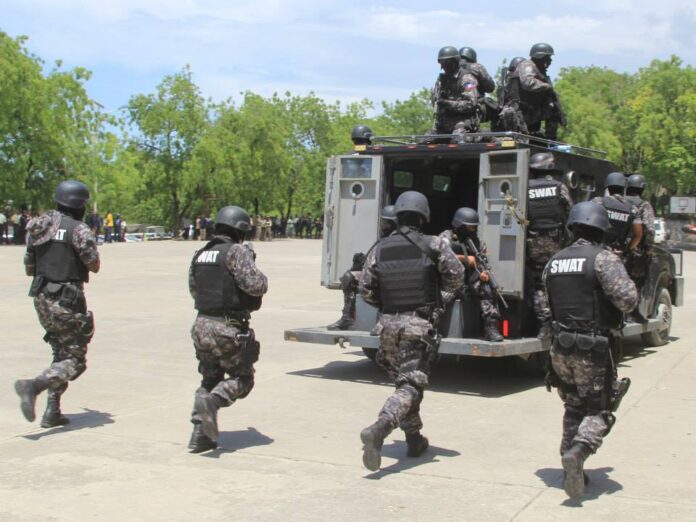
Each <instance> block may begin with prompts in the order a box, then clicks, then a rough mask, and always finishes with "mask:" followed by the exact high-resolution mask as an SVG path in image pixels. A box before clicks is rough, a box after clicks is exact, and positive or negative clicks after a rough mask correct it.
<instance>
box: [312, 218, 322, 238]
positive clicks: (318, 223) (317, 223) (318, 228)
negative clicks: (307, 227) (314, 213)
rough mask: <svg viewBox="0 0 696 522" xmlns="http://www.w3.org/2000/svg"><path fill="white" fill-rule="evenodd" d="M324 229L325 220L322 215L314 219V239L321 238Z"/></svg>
mask: <svg viewBox="0 0 696 522" xmlns="http://www.w3.org/2000/svg"><path fill="white" fill-rule="evenodd" d="M323 230H324V222H323V221H322V219H321V218H320V217H317V219H315V220H314V239H321V233H322V231H323Z"/></svg>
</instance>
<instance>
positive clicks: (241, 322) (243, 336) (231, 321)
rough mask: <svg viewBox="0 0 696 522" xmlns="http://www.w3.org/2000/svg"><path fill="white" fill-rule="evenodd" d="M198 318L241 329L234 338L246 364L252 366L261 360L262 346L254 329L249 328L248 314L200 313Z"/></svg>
mask: <svg viewBox="0 0 696 522" xmlns="http://www.w3.org/2000/svg"><path fill="white" fill-rule="evenodd" d="M198 317H204V318H205V319H209V320H211V321H217V322H220V323H224V324H225V325H227V326H233V327H235V328H237V329H239V330H240V331H239V332H237V333H236V334H235V335H234V338H235V340H236V341H237V344H238V345H239V348H240V349H241V352H242V357H243V360H244V362H245V363H246V364H249V365H251V364H254V363H255V362H256V361H258V360H259V354H260V353H261V344H260V343H259V342H258V341H257V340H256V334H255V333H254V329H253V328H249V313H248V312H226V314H225V315H211V314H210V313H209V312H206V313H203V312H199V313H198Z"/></svg>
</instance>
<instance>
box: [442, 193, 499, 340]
mask: <svg viewBox="0 0 696 522" xmlns="http://www.w3.org/2000/svg"><path fill="white" fill-rule="evenodd" d="M478 225H479V216H478V212H476V211H475V210H474V209H473V208H468V207H462V208H460V209H457V211H456V212H455V213H454V217H453V218H452V228H453V230H445V231H444V232H442V233H441V234H440V236H439V237H440V239H444V240H446V241H447V242H448V243H449V244H450V246H451V247H452V251H453V252H454V253H455V254H456V255H457V258H458V259H459V260H460V261H461V262H462V264H463V265H464V267H465V269H466V275H465V277H464V280H465V284H466V285H467V287H468V289H469V291H470V292H471V293H472V294H473V295H475V296H476V297H478V298H479V302H480V305H481V316H482V318H483V323H484V330H483V331H484V337H485V339H486V340H487V341H494V342H501V341H503V336H502V335H500V331H499V330H498V321H499V320H500V308H499V307H498V304H497V303H496V297H495V295H494V292H493V289H492V288H491V284H490V274H488V272H486V271H485V268H483V267H480V266H477V263H476V257H475V256H474V252H470V251H469V248H468V247H467V245H466V240H468V239H470V240H471V241H472V242H473V244H474V247H475V248H476V249H477V250H478V251H479V252H481V253H483V254H484V255H486V254H487V247H486V243H485V242H484V241H483V240H481V239H479V237H478V233H477V230H478Z"/></svg>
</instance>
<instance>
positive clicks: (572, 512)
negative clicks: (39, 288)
mask: <svg viewBox="0 0 696 522" xmlns="http://www.w3.org/2000/svg"><path fill="white" fill-rule="evenodd" d="M255 246H256V250H257V252H258V263H259V265H260V266H261V268H262V269H263V270H264V272H265V273H266V274H267V275H268V276H269V279H270V292H269V294H268V295H267V297H266V298H265V299H264V305H263V308H262V310H260V311H259V312H257V313H256V314H255V315H254V318H253V326H254V328H255V330H256V333H257V338H258V339H259V340H260V341H261V344H262V352H261V360H260V361H259V363H258V364H257V374H256V376H257V378H256V387H255V388H254V390H253V392H252V393H251V395H250V396H249V397H248V398H246V399H244V400H242V401H239V402H238V403H237V404H235V405H233V406H232V407H230V408H228V409H225V410H223V411H221V413H220V419H219V420H220V429H221V436H220V443H221V448H220V449H219V450H216V451H212V452H209V453H207V454H202V455H192V454H189V453H188V452H187V448H186V445H187V442H188V438H189V435H190V430H191V425H190V423H189V419H188V418H189V412H190V408H191V405H192V402H193V392H194V390H195V389H196V387H197V386H198V375H197V372H196V360H195V358H194V355H193V349H192V345H191V341H190V338H189V328H190V325H191V323H192V321H193V318H194V310H193V308H192V303H191V298H190V296H189V295H188V291H187V278H186V274H187V269H188V263H189V259H190V256H191V254H192V252H193V250H194V248H196V247H200V244H195V243H191V242H160V243H157V242H150V243H129V244H110V245H104V246H103V247H101V252H102V267H103V269H102V272H101V273H100V274H97V275H96V276H94V277H93V280H92V282H91V283H90V284H89V287H88V302H89V305H90V308H91V309H92V310H93V311H94V314H95V317H96V323H97V333H96V335H95V337H94V339H93V341H92V344H91V345H90V351H89V369H88V371H87V372H86V373H85V374H84V375H83V376H82V377H81V378H80V379H79V380H78V381H76V382H75V383H73V384H71V386H70V389H69V390H68V392H67V393H66V395H65V396H64V411H65V413H67V415H68V417H70V419H71V424H70V425H69V426H68V427H65V428H53V429H41V428H40V427H39V426H38V422H36V423H34V424H29V423H27V422H26V421H25V420H24V418H23V417H22V415H21V413H20V411H19V407H18V399H17V397H16V395H15V393H14V391H13V382H14V380H15V379H17V378H29V377H33V376H35V375H36V374H37V373H39V372H40V371H41V370H42V369H43V368H44V367H46V366H47V364H48V362H49V354H50V350H49V347H48V345H46V344H45V343H44V342H43V341H42V340H41V337H42V336H43V331H42V330H41V328H40V326H39V324H38V321H37V319H36V315H35V312H34V309H33V306H32V302H31V299H30V298H28V297H27V290H28V287H29V282H30V279H29V278H27V277H25V276H24V275H23V268H22V255H23V250H22V249H21V248H19V247H0V284H1V285H2V289H3V292H2V302H1V304H0V317H1V318H2V323H1V324H2V331H3V346H2V355H1V356H0V357H1V359H0V390H3V393H2V394H0V520H3V521H5V520H8V521H13V522H19V521H35V520H51V521H52V520H119V521H121V520H148V521H150V520H167V521H169V520H222V519H226V520H255V521H256V520H283V521H285V520H298V521H299V520H301V521H308V520H332V521H339V520H351V521H354V520H406V519H411V520H428V521H429V520H467V521H479V520H480V521H512V520H515V521H534V522H539V521H554V522H557V521H560V520H583V521H587V520H610V519H611V520H612V522H619V521H623V520H626V521H631V522H636V521H650V520H655V521H660V522H663V521H667V520H669V521H691V520H694V519H696V443H695V442H696V436H695V433H696V408H695V407H696V385H694V378H693V376H694V375H696V354H695V353H694V350H693V346H692V344H691V342H689V338H690V337H691V336H692V335H694V334H695V333H696V332H695V330H696V321H694V322H693V323H692V322H691V321H693V318H694V314H695V313H696V293H695V292H694V289H696V281H695V280H694V276H695V275H696V254H693V253H687V254H686V262H685V268H686V273H687V281H686V288H687V290H688V291H689V293H688V294H687V296H686V303H685V306H684V307H682V308H679V309H676V311H675V314H674V325H673V329H672V335H673V336H674V340H673V341H672V342H671V343H670V344H669V345H667V346H665V347H662V348H657V349H654V348H643V347H641V346H640V343H637V342H635V341H634V342H633V343H630V345H629V348H628V350H627V357H626V358H625V359H624V360H623V362H622V363H621V368H620V373H621V375H624V376H630V377H631V378H632V379H633V387H632V388H631V390H630V392H629V394H628V395H627V397H626V398H625V399H624V403H623V405H622V408H621V411H619V414H618V423H617V425H616V426H615V428H614V430H613V432H612V434H611V436H610V437H609V438H608V439H607V440H606V443H605V445H604V446H603V447H602V448H601V450H600V452H599V453H598V454H597V455H595V456H593V457H592V458H591V459H590V460H589V461H588V464H587V468H588V470H589V476H590V478H591V484H590V486H589V487H588V491H587V494H586V496H585V498H584V499H583V500H582V502H571V501H568V500H567V499H566V496H565V494H564V492H563V489H562V488H561V477H562V470H561V467H560V459H559V456H558V444H559V437H560V430H561V415H562V406H561V401H560V400H559V399H558V397H557V396H556V395H555V394H549V393H547V392H546V390H545V389H544V387H543V386H542V385H541V382H540V380H539V379H538V378H537V377H534V376H533V375H532V374H531V373H529V372H528V371H526V369H525V368H524V367H523V366H521V365H520V364H518V362H517V361H514V360H475V359H467V360H464V361H460V362H456V361H448V362H446V363H445V364H443V365H441V366H440V367H439V368H438V369H437V371H436V373H435V374H434V375H433V376H432V379H431V380H432V385H431V387H430V388H429V389H428V391H427V392H426V396H425V401H424V403H423V409H422V414H423V419H424V422H425V429H424V433H425V434H426V435H427V436H428V437H429V438H430V441H431V444H432V447H431V449H430V450H429V451H428V453H427V454H426V455H425V456H423V457H421V458H418V459H409V458H407V457H406V456H405V443H404V437H403V434H402V433H401V432H395V433H393V434H392V436H391V437H390V438H389V439H388V440H387V441H386V442H385V446H384V449H383V455H384V457H383V460H382V464H383V469H382V470H381V471H379V472H377V473H370V472H368V471H367V470H365V469H364V468H363V467H362V462H361V445H360V441H359V437H358V433H359V432H360V429H361V428H363V427H364V426H366V425H368V424H370V423H371V422H373V421H374V419H375V418H376V415H377V412H378V411H379V409H380V407H381V406H382V404H383V402H384V400H385V399H386V398H387V396H388V395H389V394H390V392H391V387H390V386H389V384H388V383H387V382H386V379H385V376H384V375H383V373H382V372H380V371H379V370H378V369H377V368H376V367H375V365H374V364H373V363H372V362H370V361H369V360H367V359H366V358H364V357H363V356H362V353H361V352H360V350H359V349H356V348H350V347H349V348H347V349H346V350H341V349H340V348H339V347H335V346H323V345H309V344H299V343H290V342H285V341H283V331H284V330H285V329H288V328H293V327H301V326H316V325H324V324H328V323H330V322H333V321H334V320H335V319H337V318H338V311H339V309H340V306H341V302H342V299H341V295H340V293H339V292H334V291H329V290H326V289H324V288H322V287H320V286H319V268H320V253H321V251H320V250H321V244H320V242H319V241H312V240H283V241H274V242H272V243H257V244H256V245H255ZM690 317H691V318H692V319H689V318H690ZM43 405H44V397H41V398H40V399H39V403H38V404H37V413H38V414H39V416H40V414H41V412H42V409H43Z"/></svg>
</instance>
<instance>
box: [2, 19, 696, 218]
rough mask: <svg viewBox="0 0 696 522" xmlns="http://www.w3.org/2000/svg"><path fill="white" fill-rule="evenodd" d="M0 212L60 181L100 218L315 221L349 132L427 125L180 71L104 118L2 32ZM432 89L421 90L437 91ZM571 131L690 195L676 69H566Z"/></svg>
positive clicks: (695, 151)
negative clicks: (77, 183) (209, 84)
mask: <svg viewBox="0 0 696 522" xmlns="http://www.w3.org/2000/svg"><path fill="white" fill-rule="evenodd" d="M0 67H1V68H2V71H3V74H2V75H0V92H2V96H0V171H1V172H2V175H1V176H0V203H3V202H4V204H7V202H8V201H11V202H12V203H11V204H12V205H14V206H15V207H19V206H20V205H28V206H30V207H31V208H33V209H41V208H47V207H49V206H50V205H51V198H52V193H53V189H54V187H55V185H56V183H57V182H59V181H60V180H62V179H66V178H77V179H81V180H83V181H85V182H86V183H87V184H88V186H90V188H91V189H92V193H93V195H94V198H95V199H96V202H97V203H98V206H99V209H100V211H102V212H103V211H105V210H106V209H107V208H108V209H112V210H114V211H118V212H120V213H121V214H123V215H125V216H127V217H128V220H129V222H131V223H135V222H144V223H156V224H166V225H168V226H172V227H179V226H180V225H181V222H182V220H183V219H185V218H187V217H192V216H196V215H202V214H204V215H205V214H212V213H214V212H215V211H216V210H217V209H218V208H220V207H221V206H224V205H226V204H237V205H240V206H242V207H245V208H246V209H248V210H249V211H250V212H256V213H261V214H266V215H276V216H288V215H297V214H304V213H312V214H313V215H316V214H318V213H321V212H322V211H323V202H324V181H325V179H324V178H325V166H326V158H327V157H328V156H330V155H332V154H340V153H346V152H349V151H350V150H351V149H352V143H351V141H350V131H351V129H352V127H353V126H354V125H357V124H359V123H364V124H367V125H369V126H370V127H371V128H372V130H373V131H374V132H375V134H379V135H411V134H423V133H424V132H425V131H426V130H427V129H429V128H430V127H431V126H432V120H433V114H432V107H431V105H430V94H429V89H428V88H423V89H421V90H420V91H418V92H414V93H413V94H411V96H410V97H409V98H408V99H406V100H399V101H395V102H393V103H384V102H383V103H381V104H380V105H379V106H377V105H376V104H375V103H374V102H372V101H370V100H369V93H366V98H365V99H363V100H361V101H359V102H355V103H350V104H347V105H343V104H341V103H339V102H335V103H328V102H326V101H325V100H323V99H321V98H319V97H318V96H316V95H315V94H312V93H310V94H308V95H304V96H300V95H296V94H293V93H290V92H285V93H283V94H275V95H273V96H271V97H263V96H260V95H258V94H255V93H253V92H251V91H247V92H245V93H244V94H243V96H242V98H241V100H239V101H238V102H236V103H235V102H233V101H232V100H225V101H222V102H217V103H216V102H213V101H212V100H210V99H207V98H205V97H204V96H203V94H202V92H201V90H200V88H199V87H198V86H197V85H196V84H195V82H194V75H193V72H192V70H191V69H190V68H189V67H185V68H184V69H183V70H181V71H179V72H177V73H175V74H172V75H168V76H166V77H164V78H163V79H162V81H161V82H160V83H159V85H158V86H157V88H156V91H155V92H153V93H149V94H135V95H133V96H131V98H130V100H129V101H128V103H127V105H126V106H125V107H123V108H122V109H121V110H120V111H119V113H118V114H117V115H113V114H106V113H105V112H104V110H103V108H102V106H101V105H100V104H99V103H98V102H97V101H96V100H93V99H91V98H90V97H89V96H88V94H87V91H86V87H85V86H86V84H87V82H88V81H89V79H90V72H89V71H87V70H86V69H84V68H74V69H71V70H63V68H62V64H61V63H60V62H57V63H55V64H53V66H51V67H50V68H49V67H47V66H46V64H45V63H44V62H43V61H42V60H41V59H40V58H39V57H38V56H35V55H33V54H32V53H31V52H30V51H29V50H28V48H27V39H26V37H19V38H14V39H13V38H11V37H9V36H8V35H7V34H5V33H2V32H0ZM436 73H437V71H433V78H428V79H424V81H425V82H427V83H430V81H432V82H433V83H434V80H435V75H436ZM556 88H557V90H558V93H559V96H560V98H561V101H562V102H563V104H564V108H565V111H566V113H567V115H568V121H569V126H568V127H567V128H565V129H562V132H561V135H560V139H561V140H563V141H566V142H568V143H574V144H578V145H582V146H585V147H590V148H596V149H600V150H606V151H607V152H608V155H609V159H610V160H612V161H614V162H615V163H617V164H618V165H619V166H620V167H621V168H622V169H623V170H624V171H627V172H640V173H642V174H643V175H645V177H646V178H647V180H648V184H649V191H651V192H656V191H659V190H666V191H669V192H670V193H674V194H680V195H683V194H691V193H693V192H694V191H696V139H695V138H696V72H695V70H694V68H693V67H691V66H690V65H684V64H683V63H682V62H681V60H680V59H679V58H677V57H674V56H673V57H671V58H670V59H669V60H664V61H661V60H654V61H653V62H651V63H650V65H648V66H647V67H645V68H642V69H640V70H639V71H638V72H636V73H633V74H629V73H617V72H615V71H612V70H610V69H606V68H599V67H594V66H589V67H569V68H563V69H561V71H560V73H559V77H558V79H557V81H556Z"/></svg>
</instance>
